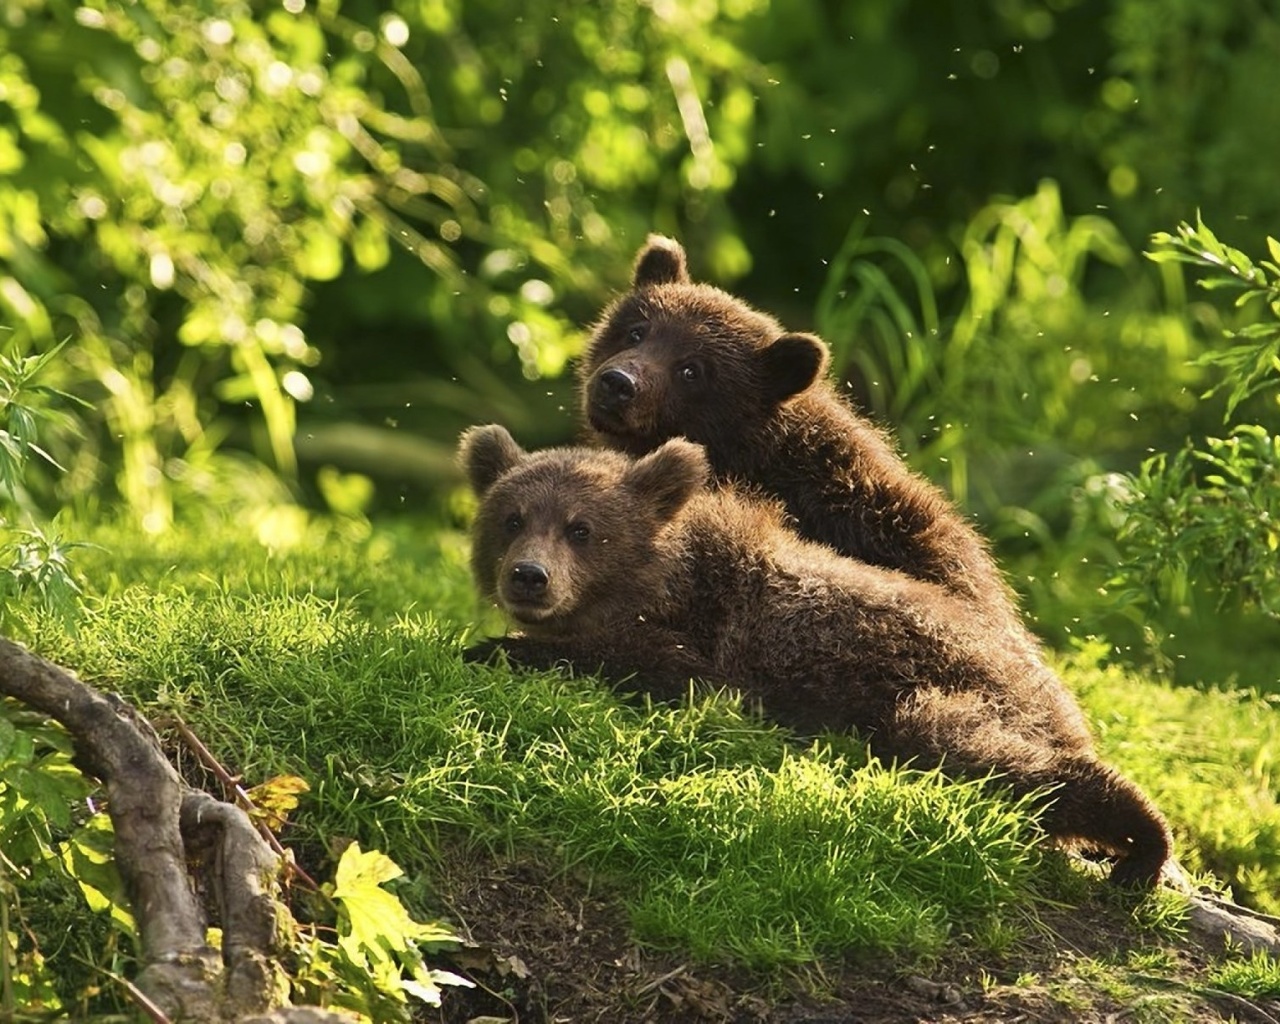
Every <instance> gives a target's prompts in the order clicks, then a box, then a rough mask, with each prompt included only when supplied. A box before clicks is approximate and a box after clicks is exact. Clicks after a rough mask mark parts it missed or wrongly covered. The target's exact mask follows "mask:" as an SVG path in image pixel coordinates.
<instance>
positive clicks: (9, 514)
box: [0, 345, 80, 624]
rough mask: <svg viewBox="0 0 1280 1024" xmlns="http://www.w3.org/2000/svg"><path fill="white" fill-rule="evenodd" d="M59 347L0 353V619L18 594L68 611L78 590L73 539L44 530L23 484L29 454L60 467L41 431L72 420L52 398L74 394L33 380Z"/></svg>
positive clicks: (66, 426)
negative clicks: (70, 555) (72, 563)
mask: <svg viewBox="0 0 1280 1024" xmlns="http://www.w3.org/2000/svg"><path fill="white" fill-rule="evenodd" d="M61 348H62V346H61V345H59V346H57V347H55V348H53V349H51V350H50V351H48V352H46V353H44V354H43V355H39V356H25V357H19V356H14V355H0V513H3V516H2V517H0V624H2V623H4V622H5V621H6V617H7V610H8V608H9V606H10V604H11V602H12V601H13V600H14V598H15V597H17V596H19V595H22V594H28V593H34V594H35V595H36V597H37V599H38V601H40V602H41V603H42V604H43V605H44V606H45V607H46V608H49V609H51V610H54V611H56V612H58V613H59V614H61V615H64V616H69V615H71V614H72V612H73V611H74V609H75V599H76V597H77V595H78V594H79V592H80V587H79V583H78V582H77V580H76V577H75V573H74V572H73V571H72V569H71V566H70V564H69V562H68V558H67V555H68V552H69V551H70V550H71V549H72V548H74V547H76V546H77V545H75V544H74V543H70V544H69V543H64V542H63V541H62V540H61V539H59V538H58V537H57V536H56V535H54V536H50V535H48V534H46V532H45V530H44V528H43V527H42V526H41V525H40V524H39V521H38V519H37V518H36V517H37V515H38V510H37V508H36V503H35V501H34V500H33V499H32V497H31V495H30V494H29V492H28V490H27V487H28V483H29V481H30V480H31V478H32V476H33V473H32V471H31V470H32V466H31V463H32V461H33V457H34V458H35V459H38V460H42V461H43V462H45V463H47V464H48V465H50V466H52V467H53V468H54V469H57V470H61V469H62V467H61V466H60V465H58V462H57V460H56V459H54V457H53V456H52V455H50V454H49V453H48V451H46V450H45V448H44V447H42V444H41V442H42V441H43V436H42V435H43V434H47V433H50V432H54V433H56V432H58V431H62V430H67V429H69V428H71V427H72V426H73V424H74V421H73V420H72V418H71V416H70V415H69V414H68V413H67V412H66V411H65V410H63V409H60V408H58V406H57V405H55V404H53V400H54V399H63V400H66V401H70V402H75V401H76V399H74V398H73V397H72V396H71V395H68V394H66V393H65V392H63V391H59V390H58V389H57V388H53V387H49V386H48V385H45V384H39V383H36V378H37V377H39V376H41V375H42V373H43V372H44V371H45V370H46V369H47V368H48V366H49V365H50V363H52V362H53V360H54V359H55V358H56V357H57V355H58V353H59V351H60V349H61Z"/></svg>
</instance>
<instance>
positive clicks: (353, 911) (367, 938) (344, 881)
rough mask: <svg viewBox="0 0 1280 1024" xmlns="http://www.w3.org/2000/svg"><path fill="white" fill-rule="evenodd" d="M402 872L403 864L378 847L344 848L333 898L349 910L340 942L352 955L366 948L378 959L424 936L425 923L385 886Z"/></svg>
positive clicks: (359, 953) (365, 951)
mask: <svg viewBox="0 0 1280 1024" xmlns="http://www.w3.org/2000/svg"><path fill="white" fill-rule="evenodd" d="M402 874H404V872H403V871H401V870H400V866H399V865H398V864H396V862H395V861H393V860H392V859H391V858H390V857H388V856H387V855H386V854H385V853H382V852H381V851H379V850H370V851H369V852H368V853H365V852H363V851H362V850H361V849H360V844H359V843H352V844H351V845H350V846H348V847H347V848H346V849H345V850H344V851H343V852H342V859H341V860H339V861H338V870H337V872H336V874H335V876H334V888H333V898H334V899H335V900H336V901H338V903H339V904H341V906H342V909H343V910H344V911H345V912H346V917H347V924H348V926H349V929H348V931H347V933H346V934H344V935H342V936H340V937H339V939H338V944H339V945H340V946H341V947H342V948H343V950H345V951H346V953H347V955H348V956H350V957H352V959H354V960H357V961H359V960H360V959H361V951H362V950H363V951H364V953H365V954H366V955H368V956H369V957H371V958H372V959H373V960H375V961H376V960H385V959H387V958H388V956H389V955H390V954H391V953H393V952H399V951H402V950H407V949H411V948H412V943H413V942H414V941H415V940H417V939H419V938H421V937H423V931H424V929H423V926H422V925H420V924H418V922H416V921H415V920H413V918H411V917H410V916H409V912H408V911H407V910H405V908H404V905H403V904H402V903H401V902H400V900H399V898H398V897H396V896H395V895H394V894H392V893H389V892H387V890H386V889H383V888H382V883H384V882H389V881H391V880H392V879H393V878H399V877H400V876H401V875H402Z"/></svg>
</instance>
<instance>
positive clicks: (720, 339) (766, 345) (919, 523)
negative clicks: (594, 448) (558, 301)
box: [578, 235, 1028, 644]
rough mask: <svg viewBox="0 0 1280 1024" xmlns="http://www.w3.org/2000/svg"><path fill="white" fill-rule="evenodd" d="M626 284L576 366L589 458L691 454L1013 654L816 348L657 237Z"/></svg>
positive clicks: (936, 514)
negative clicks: (702, 454) (982, 619)
mask: <svg viewBox="0 0 1280 1024" xmlns="http://www.w3.org/2000/svg"><path fill="white" fill-rule="evenodd" d="M632 284H633V287H632V290H631V291H630V292H628V293H626V294H625V295H623V296H621V297H620V298H619V299H618V300H617V301H615V302H614V303H613V304H612V305H611V306H610V307H609V308H608V309H607V310H606V311H605V312H604V314H603V316H602V318H601V320H600V322H599V323H598V324H597V325H596V327H595V329H594V331H593V334H592V338H591V341H590V343H589V345H588V347H587V351H586V353H585V355H584V357H583V359H582V362H581V363H580V365H579V368H578V372H579V378H580V383H581V389H582V400H583V406H584V410H585V413H586V417H587V421H588V423H589V424H590V426H591V429H592V431H593V432H594V433H595V435H596V436H597V437H598V438H599V439H601V440H602V441H603V442H604V444H606V445H607V446H609V447H611V448H616V449H618V450H621V451H625V452H628V453H630V454H632V455H642V454H644V453H645V452H649V451H652V450H653V449H654V448H656V447H657V446H658V445H660V444H662V443H663V442H664V441H666V440H668V439H670V438H673V437H684V438H687V439H688V440H690V441H695V442H697V443H698V444H701V445H703V446H704V447H705V448H706V451H707V457H708V459H709V460H710V462H711V467H712V470H713V471H714V473H715V475H716V477H717V478H718V479H719V480H720V481H722V482H729V481H736V482H738V483H744V484H748V485H751V486H752V487H754V488H757V489H759V490H761V491H763V492H765V493H766V494H769V495H772V496H774V497H777V498H779V499H780V500H781V501H782V502H783V504H784V505H785V506H786V511H787V513H788V514H789V515H790V517H791V519H792V521H793V525H794V527H795V529H796V530H797V531H798V532H799V533H800V535H801V536H803V537H806V538H808V539H810V540H815V541H819V542H820V543H823V544H827V545H829V546H831V547H833V548H835V550H836V551H838V552H840V553H841V554H842V555H847V556H849V557H851V558H856V559H858V560H860V561H863V562H866V563H868V564H870V565H878V566H883V567H884V568H888V569H898V570H901V571H902V572H904V573H906V574H907V575H908V576H912V577H914V578H915V579H919V580H925V581H928V582H931V583H936V584H938V585H940V586H942V587H945V588H946V589H947V590H949V591H951V592H952V593H953V594H956V595H958V596H960V597H963V598H965V599H966V600H968V601H969V602H971V604H972V605H973V606H974V607H975V610H977V611H981V612H983V613H985V614H986V615H987V617H988V618H991V619H992V620H993V621H995V622H998V623H1000V624H1002V625H1005V626H1009V627H1011V632H1012V634H1013V635H1014V636H1016V637H1018V638H1019V642H1020V643H1023V644H1026V642H1027V640H1028V638H1027V637H1026V636H1025V631H1024V630H1023V628H1022V626H1021V620H1020V618H1019V616H1018V613H1017V611H1016V607H1015V604H1014V601H1013V599H1012V596H1011V593H1010V591H1009V589H1008V587H1007V586H1006V584H1005V582H1004V579H1003V577H1002V576H1001V574H1000V571H999V569H998V568H997V566H996V564H995V562H994V560H993V559H992V557H991V554H990V552H989V550H988V548H987V545H986V543H985V541H984V540H983V539H982V538H981V536H980V535H979V534H978V533H977V531H976V530H974V529H973V527H972V526H971V525H970V524H969V522H968V521H967V520H966V519H965V518H964V517H963V516H961V515H960V514H959V513H958V512H957V511H956V510H955V508H954V507H953V506H952V504H951V502H950V501H949V500H948V499H947V498H946V496H945V495H944V494H943V493H942V492H941V491H940V490H938V488H936V487H935V486H933V485H932V484H931V483H929V482H928V481H926V480H925V479H924V478H923V477H920V476H918V475H916V474H915V473H912V472H911V471H910V470H909V469H908V468H907V466H906V465H905V464H904V463H903V461H902V460H901V459H900V458H899V457H898V455H897V454H896V452H895V451H894V448H893V446H892V445H891V444H890V443H889V441H888V440H887V439H886V438H885V436H884V435H883V434H882V433H881V432H880V431H879V430H878V429H876V428H875V427H874V426H873V425H872V424H871V423H870V422H868V421H867V420H866V419H864V418H863V417H861V416H859V415H857V414H856V413H855V412H854V411H853V409H852V408H850V406H849V405H848V404H847V403H846V402H845V401H844V400H843V399H842V398H841V397H840V395H839V394H838V393H837V391H836V389H835V387H834V386H833V385H832V383H831V381H830V380H829V379H828V378H827V377H826V375H825V369H826V365H827V348H826V345H825V344H823V342H822V341H821V340H820V339H818V338H816V337H814V336H813V335H809V334H794V333H788V332H786V331H784V330H783V328H782V327H781V326H780V325H779V324H778V322H777V321H776V320H774V319H773V318H772V317H769V316H767V315H765V314H764V313H760V312H758V311H757V310H755V309H752V308H751V307H750V306H748V305H747V304H746V303H745V302H743V301H741V300H740V299H738V298H735V297H734V296H732V295H729V294H728V293H726V292H723V291H721V290H720V289H718V288H714V287H712V286H710V285H706V284H697V283H694V282H693V281H691V280H690V277H689V271H688V266H687V263H686V258H685V253H684V249H683V248H681V246H680V244H679V243H678V242H675V241H673V240H672V239H669V238H663V237H661V236H658V235H653V236H650V238H649V241H648V244H647V245H646V246H645V247H644V248H643V249H641V250H640V253H639V255H638V256H637V258H636V265H635V273H634V276H633V282H632Z"/></svg>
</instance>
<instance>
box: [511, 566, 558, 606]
mask: <svg viewBox="0 0 1280 1024" xmlns="http://www.w3.org/2000/svg"><path fill="white" fill-rule="evenodd" d="M549 581H550V577H549V576H548V575H547V570H546V567H545V566H543V565H540V564H539V563H538V562H516V564H515V565H513V566H512V567H511V578H510V580H509V581H508V585H509V586H508V589H509V591H510V593H511V596H512V597H515V598H521V599H524V600H528V599H529V598H535V597H541V596H542V595H543V594H545V593H546V592H547V583H548V582H549Z"/></svg>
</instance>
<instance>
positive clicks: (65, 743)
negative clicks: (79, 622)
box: [0, 699, 91, 1018]
mask: <svg viewBox="0 0 1280 1024" xmlns="http://www.w3.org/2000/svg"><path fill="white" fill-rule="evenodd" d="M71 754H72V749H71V742H70V739H69V738H68V737H67V734H66V733H65V732H63V731H62V730H61V729H60V728H58V727H56V726H53V725H50V724H48V723H47V722H45V721H43V720H42V719H41V718H40V717H39V716H34V715H32V714H30V713H29V712H26V711H23V710H22V709H21V708H20V707H18V706H17V705H15V704H14V703H13V702H11V701H9V700H8V699H3V700H0V943H2V945H0V1015H2V1016H4V1017H6V1018H12V1017H13V1015H14V1013H15V1010H16V1009H17V1008H19V1007H21V1008H22V1009H23V1010H24V1011H27V1010H37V1009H40V1010H47V1011H55V1010H59V1009H61V1008H62V1005H63V1004H62V1001H61V999H60V998H59V995H58V993H57V990H56V986H55V985H54V984H53V982H52V978H53V976H52V975H50V973H49V972H48V968H47V966H46V963H45V956H44V954H43V953H42V951H41V949H40V948H39V946H38V945H37V944H35V943H34V942H33V941H32V930H31V928H30V925H29V922H28V921H27V917H26V912H25V910H24V907H23V902H22V899H21V897H20V892H21V891H22V889H23V888H28V889H30V888H34V887H37V886H39V885H41V884H42V883H44V882H46V881H47V880H48V877H49V876H50V875H60V874H61V872H62V862H61V860H60V859H59V857H58V855H57V846H58V842H59V839H60V838H61V837H63V836H65V835H66V834H67V832H68V831H69V830H70V828H71V826H72V808H73V807H74V806H75V805H76V804H77V803H80V804H83V801H84V799H85V797H87V796H88V795H89V792H90V789H91V787H90V786H89V785H88V784H87V783H86V782H85V780H84V779H83V777H82V776H81V775H80V773H79V772H78V771H77V770H76V769H75V768H74V767H73V766H72V764H71Z"/></svg>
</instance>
